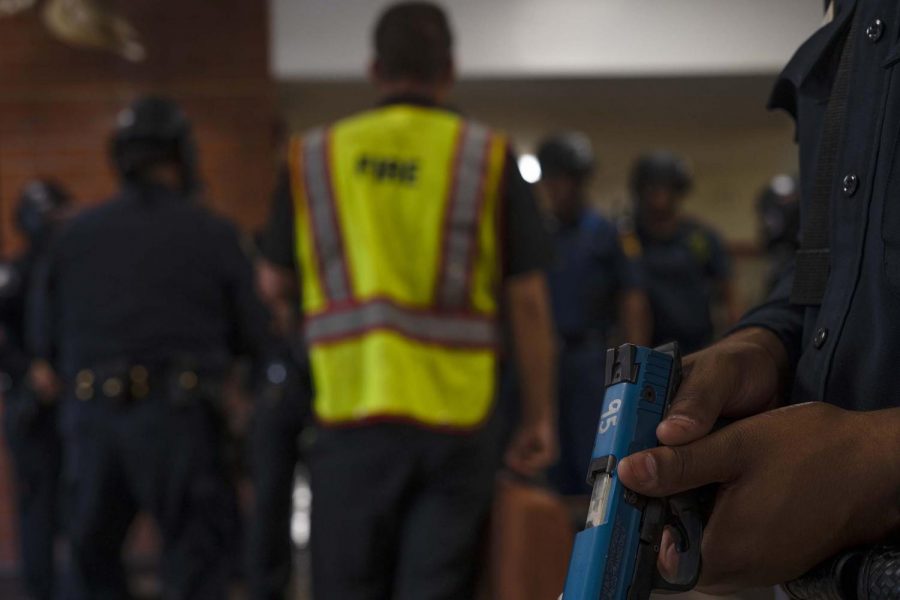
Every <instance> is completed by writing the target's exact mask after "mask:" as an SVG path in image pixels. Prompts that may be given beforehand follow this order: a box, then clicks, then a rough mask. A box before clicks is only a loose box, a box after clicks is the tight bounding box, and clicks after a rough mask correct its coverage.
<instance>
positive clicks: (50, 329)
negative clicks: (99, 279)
mask: <svg viewBox="0 0 900 600" xmlns="http://www.w3.org/2000/svg"><path fill="white" fill-rule="evenodd" d="M58 256H59V244H58V243H57V244H53V245H52V246H51V247H50V249H49V250H48V252H47V254H46V255H45V256H44V257H42V258H41V259H40V260H38V261H37V262H36V263H35V265H34V272H33V274H32V276H31V282H30V284H29V288H28V291H27V295H26V302H25V347H26V349H27V350H28V352H29V353H30V354H31V355H32V356H33V357H34V358H36V359H42V360H45V361H47V362H49V363H51V364H53V363H54V362H55V359H56V358H57V357H56V353H57V349H58V348H57V343H56V334H57V330H58V325H57V322H58V314H57V311H56V272H57V260H58Z"/></svg>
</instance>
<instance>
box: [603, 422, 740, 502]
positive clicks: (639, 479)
mask: <svg viewBox="0 0 900 600" xmlns="http://www.w3.org/2000/svg"><path fill="white" fill-rule="evenodd" d="M729 429H732V430H733V429H734V428H725V429H722V430H720V431H718V432H716V433H715V434H713V435H710V436H708V437H705V438H703V439H701V440H699V441H696V442H694V443H693V444H688V445H686V446H674V447H673V446H660V447H658V448H653V449H651V450H645V451H643V452H638V453H637V454H633V455H631V456H628V457H626V458H624V459H622V462H621V463H619V468H618V473H619V478H620V479H621V480H622V483H623V484H624V485H625V487H627V488H629V489H632V490H634V491H636V492H638V493H640V494H644V495H646V496H654V497H663V496H671V495H673V494H677V493H680V492H685V491H688V490H694V489H697V488H699V487H703V486H704V485H708V484H710V483H726V482H729V481H733V480H734V479H735V478H736V477H737V476H738V474H739V473H740V472H741V469H740V463H741V460H740V457H741V456H742V454H741V448H740V446H741V442H740V437H739V436H737V435H735V434H734V432H733V431H729Z"/></svg>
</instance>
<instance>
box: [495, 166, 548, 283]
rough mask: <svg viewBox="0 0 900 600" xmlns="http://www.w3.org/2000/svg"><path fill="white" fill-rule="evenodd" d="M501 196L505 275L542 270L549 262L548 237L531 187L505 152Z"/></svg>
mask: <svg viewBox="0 0 900 600" xmlns="http://www.w3.org/2000/svg"><path fill="white" fill-rule="evenodd" d="M504 181H505V190H504V197H503V215H502V217H501V219H502V223H503V229H504V231H503V238H504V239H503V245H504V256H505V265H504V276H505V277H515V276H517V275H523V274H525V273H529V272H532V271H540V270H544V269H546V268H547V267H549V266H550V261H551V260H552V250H551V248H552V246H551V243H550V235H549V233H548V231H547V228H546V226H545V225H544V220H543V218H541V214H540V211H539V210H538V206H537V201H536V199H535V197H534V190H533V189H532V187H531V186H530V185H529V184H528V183H527V182H526V181H525V180H524V179H522V175H521V174H520V173H519V169H518V167H517V166H516V161H515V158H514V156H513V153H512V152H511V151H507V156H506V171H505V173H504Z"/></svg>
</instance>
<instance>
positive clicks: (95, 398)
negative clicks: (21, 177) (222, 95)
mask: <svg viewBox="0 0 900 600" xmlns="http://www.w3.org/2000/svg"><path fill="white" fill-rule="evenodd" d="M111 150H112V159H113V162H114V164H115V166H116V169H117V171H118V173H119V175H120V177H121V180H122V191H121V192H120V193H119V194H118V195H117V196H116V197H115V198H113V199H112V200H111V201H109V202H107V203H105V204H103V205H101V206H99V207H97V208H94V209H91V210H88V211H85V212H84V213H83V214H82V215H80V216H79V217H78V218H76V219H74V220H73V221H72V223H71V224H70V226H69V227H67V228H66V230H65V232H63V233H62V234H61V235H60V236H59V237H58V239H57V240H56V243H55V244H54V246H53V251H52V252H51V254H50V256H49V260H48V268H47V276H46V278H45V280H44V281H43V282H41V283H40V285H39V286H38V288H37V289H36V290H35V303H34V308H35V314H34V318H33V319H32V321H33V323H34V324H35V327H34V332H33V338H34V345H35V348H36V350H37V352H38V353H39V356H40V357H42V358H44V359H46V360H47V361H49V362H52V363H53V364H54V365H55V366H56V368H57V371H58V372H59V374H60V376H61V378H62V381H63V382H64V386H65V393H64V395H65V400H64V432H63V433H64V441H65V444H66V457H67V469H66V471H67V472H66V475H67V478H68V479H67V484H68V489H67V494H68V496H69V500H71V510H70V513H69V521H70V528H69V532H68V533H69V536H70V539H71V547H72V560H71V567H72V577H71V589H70V590H69V592H70V596H71V597H73V598H125V597H128V590H127V582H126V577H125V573H124V570H123V567H122V562H121V557H120V553H121V549H122V543H123V541H124V539H125V535H126V533H127V531H128V529H129V526H130V524H131V522H132V520H133V519H134V516H135V514H136V512H137V511H138V510H139V509H142V510H145V511H147V512H149V513H150V514H151V515H152V516H153V517H154V518H155V520H156V521H157V523H158V524H159V528H160V531H161V534H162V541H163V551H162V557H161V560H162V584H163V596H164V597H166V598H192V599H193V598H222V597H224V596H225V593H226V584H227V578H228V575H229V573H228V571H229V567H230V566H231V561H232V559H233V556H234V554H233V548H232V546H233V544H234V542H235V537H236V536H235V526H236V520H237V519H236V513H237V511H236V500H235V496H234V490H233V486H232V482H231V481H230V480H229V477H228V474H227V470H226V468H225V465H224V462H225V461H224V457H223V454H224V453H223V447H222V446H223V441H224V440H223V438H224V434H225V432H224V431H223V415H222V413H221V410H220V409H221V400H222V385H223V380H224V378H225V375H226V373H227V372H228V371H229V370H230V368H231V365H232V364H233V361H234V359H235V358H236V357H238V356H242V355H247V356H250V357H259V356H260V355H261V352H262V348H263V346H264V345H265V335H266V327H267V322H268V318H267V315H266V312H265V309H264V308H263V307H262V306H261V304H260V303H259V301H258V299H257V298H256V296H255V294H254V289H253V271H252V266H251V264H250V261H249V259H248V257H247V256H246V255H245V254H244V251H243V249H242V246H241V241H240V238H239V235H238V232H237V231H236V229H235V228H234V226H232V225H231V223H229V222H227V221H226V220H224V219H222V218H219V217H217V216H214V215H213V214H211V213H210V212H209V211H208V210H207V209H205V208H204V207H202V206H200V205H199V204H198V203H197V202H194V200H195V199H196V193H197V191H198V189H199V180H198V177H197V172H196V159H195V157H196V153H195V147H194V141H193V136H192V134H191V127H190V124H189V122H188V120H187V117H186V116H185V115H184V113H183V112H182V111H181V109H180V108H179V107H178V106H177V105H176V104H174V103H173V102H171V101H170V100H167V99H164V98H158V97H144V98H141V99H139V100H137V101H136V102H135V103H134V104H132V105H131V106H130V107H129V108H127V109H125V110H124V111H123V112H122V113H121V114H120V115H119V118H118V125H117V128H116V130H115V132H114V134H113V139H112V144H111Z"/></svg>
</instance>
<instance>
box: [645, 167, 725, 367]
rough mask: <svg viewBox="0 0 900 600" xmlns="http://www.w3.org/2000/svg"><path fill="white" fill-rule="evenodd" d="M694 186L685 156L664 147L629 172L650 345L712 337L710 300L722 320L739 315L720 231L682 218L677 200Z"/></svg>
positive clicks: (690, 348) (694, 344) (695, 343)
mask: <svg viewBox="0 0 900 600" xmlns="http://www.w3.org/2000/svg"><path fill="white" fill-rule="evenodd" d="M692 185H693V177H692V174H691V172H690V169H689V168H688V166H687V164H686V163H685V161H684V160H683V159H682V158H680V157H678V156H676V155H674V154H672V153H671V152H667V151H656V152H652V153H649V154H646V155H644V156H642V157H640V158H639V159H638V160H637V162H636V163H635V165H634V167H633V169H632V173H631V192H632V194H633V198H634V213H635V214H634V225H635V228H634V232H633V233H631V234H627V237H628V238H629V242H628V243H637V245H639V247H640V252H641V262H642V264H643V268H644V276H645V277H646V278H647V279H646V281H647V292H648V295H649V296H650V306H651V309H652V311H653V336H652V339H653V344H663V343H666V342H670V341H677V342H678V343H679V344H680V345H681V348H682V350H683V351H684V352H694V351H696V350H699V349H700V348H702V347H703V346H705V345H707V344H709V343H710V342H712V340H713V335H714V331H715V330H714V326H713V304H714V302H716V301H720V302H722V303H724V305H725V309H726V313H727V316H726V320H727V321H728V323H729V324H730V323H734V322H736V321H737V319H738V318H739V317H740V309H739V307H738V306H737V301H736V297H735V292H734V290H733V287H732V282H731V261H730V259H729V257H728V252H727V250H726V249H725V245H724V243H723V242H722V239H721V238H720V237H719V235H718V234H717V233H716V232H715V231H713V230H712V229H711V228H709V227H708V226H706V225H703V224H701V223H698V222H697V221H694V220H692V219H689V218H687V217H685V216H684V215H683V214H682V212H681V204H682V202H683V201H684V198H685V197H686V196H687V194H688V192H689V191H690V189H691V187H692Z"/></svg>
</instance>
